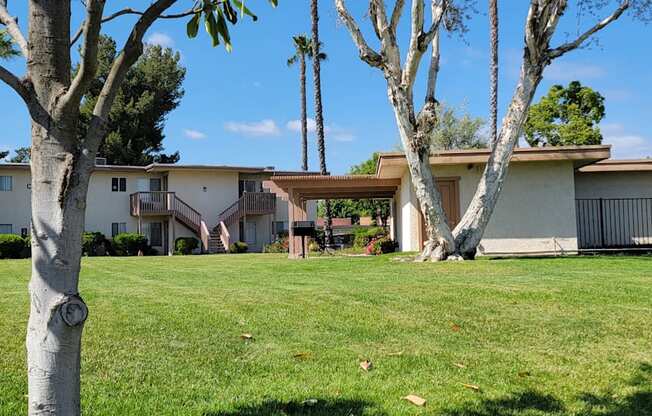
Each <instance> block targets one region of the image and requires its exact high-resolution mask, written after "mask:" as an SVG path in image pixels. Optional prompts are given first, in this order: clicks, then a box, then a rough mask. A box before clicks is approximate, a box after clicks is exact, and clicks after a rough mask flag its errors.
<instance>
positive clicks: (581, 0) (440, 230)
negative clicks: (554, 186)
mask: <svg viewBox="0 0 652 416" xmlns="http://www.w3.org/2000/svg"><path fill="white" fill-rule="evenodd" d="M577 3H578V6H579V7H578V8H579V9H580V10H583V11H586V12H589V13H590V15H592V16H593V15H596V14H597V13H598V12H601V11H603V10H604V9H606V8H609V7H611V9H610V10H609V11H608V12H607V13H608V14H607V16H606V17H604V18H602V19H600V20H599V21H598V22H596V23H595V24H593V25H592V26H591V27H589V28H588V29H586V30H583V31H582V30H580V31H579V35H578V36H577V37H575V38H573V39H571V40H569V41H567V42H565V43H561V44H560V45H557V46H552V44H551V43H552V38H553V35H554V34H555V32H556V30H557V27H558V23H559V20H560V19H561V18H562V17H563V16H564V15H565V14H566V12H567V10H568V1H567V0H530V2H529V6H528V13H527V17H526V22H525V30H524V32H525V33H524V45H523V57H522V61H521V69H520V75H519V79H518V83H517V85H516V88H515V91H514V93H513V96H512V99H511V101H510V103H509V105H508V108H507V111H506V115H505V117H504V119H503V122H502V124H501V128H500V131H499V133H498V135H497V138H496V141H495V142H494V143H493V144H492V148H491V153H490V155H489V158H488V161H487V164H486V165H485V169H484V172H483V174H482V176H481V178H480V181H479V183H478V186H477V188H476V192H475V194H474V196H473V198H472V200H471V202H470V204H469V206H468V208H467V210H466V212H465V213H464V216H463V217H462V219H461V221H460V222H459V223H458V225H457V226H456V227H455V229H454V230H452V231H451V230H450V228H449V227H448V225H447V221H446V214H445V212H444V210H443V208H442V204H441V196H440V195H439V193H438V192H437V189H436V187H435V181H434V175H433V172H432V169H431V166H430V163H429V152H428V148H427V146H426V143H427V140H426V137H428V136H429V135H430V134H431V132H432V130H433V126H434V125H435V124H436V123H435V100H434V96H433V95H432V92H433V91H434V84H435V82H436V79H437V68H438V63H437V62H438V59H439V48H438V45H436V44H435V45H433V46H434V47H433V48H432V51H433V52H432V56H431V65H430V71H429V75H428V83H427V89H426V100H425V101H426V102H425V104H424V105H423V107H422V108H421V109H420V110H419V111H418V112H416V111H415V106H414V101H413V86H414V82H415V79H416V75H417V72H418V69H419V65H420V62H421V59H422V57H423V55H424V54H425V53H426V51H427V49H428V47H429V45H430V44H431V43H433V41H436V40H437V35H438V33H439V32H440V30H441V29H442V26H443V27H444V28H446V29H448V27H447V25H446V22H447V18H448V19H450V20H452V18H453V17H455V16H457V17H458V18H459V16H460V12H459V10H460V7H463V4H462V3H460V2H459V1H455V0H431V1H430V4H431V10H432V23H431V24H430V25H429V26H427V27H426V26H425V19H424V9H425V4H424V0H412V7H411V16H410V28H411V30H410V38H409V43H408V44H407V52H406V54H405V56H406V58H405V62H404V63H402V61H401V53H400V49H399V43H398V36H397V27H398V24H399V20H400V18H401V15H402V12H403V9H404V6H405V0H396V1H395V2H394V7H393V9H392V10H391V14H388V12H387V7H386V5H385V1H383V0H369V18H370V21H371V24H372V26H373V29H374V33H375V35H376V37H377V38H378V41H379V43H380V50H379V51H376V50H375V49H373V48H372V47H371V46H370V44H369V43H368V42H367V39H366V38H365V36H364V35H363V33H362V31H361V30H360V28H359V25H358V23H357V21H356V20H355V19H354V18H353V17H352V16H351V14H350V13H349V11H348V9H347V7H346V4H345V0H335V5H336V8H337V11H338V14H339V16H340V18H341V20H342V22H343V23H344V25H345V26H346V28H347V29H348V30H349V32H350V34H351V37H352V38H353V42H354V44H355V45H356V47H357V49H358V52H359V55H360V59H361V60H362V61H364V62H366V63H367V64H368V65H370V66H372V67H374V68H378V69H380V70H381V71H382V72H383V75H384V76H385V79H386V80H387V93H388V96H389V100H390V104H391V105H392V107H393V109H394V115H395V118H396V121H397V125H398V129H399V133H400V136H401V141H402V143H403V148H404V151H405V155H406V158H407V161H408V167H409V171H410V175H411V178H412V182H413V185H414V188H415V193H416V195H417V198H418V200H419V204H420V208H421V211H422V213H423V214H424V218H425V220H426V231H427V234H428V242H427V243H426V246H425V248H424V251H423V252H422V255H421V258H429V259H432V260H441V259H445V258H447V257H455V258H459V257H460V256H461V257H464V258H473V257H474V256H475V253H476V250H477V247H478V244H479V243H480V240H481V238H482V236H483V234H484V231H485V229H486V226H487V224H488V223H489V219H490V218H491V214H492V212H493V210H494V208H495V206H496V202H497V201H498V197H499V196H500V193H501V191H502V187H503V184H504V182H505V177H506V175H507V171H508V166H509V161H510V159H511V156H512V153H513V150H514V146H515V144H516V142H517V140H518V138H519V136H520V135H521V134H522V131H523V124H524V122H525V119H526V117H527V112H528V108H529V106H530V103H531V101H532V97H533V96H534V94H535V93H536V90H537V87H538V85H539V83H540V82H541V79H542V78H543V71H544V69H545V68H546V67H547V66H548V65H550V64H551V63H552V62H553V61H554V60H555V59H557V58H559V57H561V56H563V55H565V54H567V53H568V52H571V51H573V50H575V49H577V48H579V47H582V46H583V45H585V44H586V43H587V41H588V40H589V39H591V38H592V37H593V36H594V35H595V34H596V33H597V32H599V31H601V30H602V29H604V28H605V27H607V26H609V25H610V24H611V23H613V22H615V21H617V20H618V19H619V18H620V17H621V16H622V14H623V13H624V12H625V11H626V10H628V9H631V11H632V15H633V16H634V17H636V18H639V19H641V20H644V21H647V20H649V19H650V18H651V9H652V2H650V1H649V0H638V1H635V0H621V1H615V2H614V1H610V0H578V1H577ZM613 3H616V5H614V4H613ZM442 22H444V25H442Z"/></svg>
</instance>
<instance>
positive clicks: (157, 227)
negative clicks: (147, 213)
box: [149, 222, 163, 247]
mask: <svg viewBox="0 0 652 416" xmlns="http://www.w3.org/2000/svg"><path fill="white" fill-rule="evenodd" d="M149 245H150V246H154V247H161V246H163V224H162V223H160V222H152V223H150V224H149Z"/></svg>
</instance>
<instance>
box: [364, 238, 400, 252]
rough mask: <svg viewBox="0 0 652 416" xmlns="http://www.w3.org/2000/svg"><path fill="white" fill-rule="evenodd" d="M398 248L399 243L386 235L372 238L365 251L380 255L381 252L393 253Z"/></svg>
mask: <svg viewBox="0 0 652 416" xmlns="http://www.w3.org/2000/svg"><path fill="white" fill-rule="evenodd" d="M397 248H398V243H397V242H396V241H394V240H392V239H390V238H389V237H386V236H385V237H380V238H375V239H373V240H371V241H370V242H369V244H368V245H367V247H366V249H365V251H366V252H367V254H370V255H374V256H378V255H380V254H386V253H393V252H395V251H396V249H397Z"/></svg>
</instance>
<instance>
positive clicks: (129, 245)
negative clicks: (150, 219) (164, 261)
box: [113, 233, 150, 256]
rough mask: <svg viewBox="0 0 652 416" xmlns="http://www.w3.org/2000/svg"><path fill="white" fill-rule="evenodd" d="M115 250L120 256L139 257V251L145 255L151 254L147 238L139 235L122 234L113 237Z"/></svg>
mask: <svg viewBox="0 0 652 416" xmlns="http://www.w3.org/2000/svg"><path fill="white" fill-rule="evenodd" d="M113 249H114V250H115V252H116V254H117V255H119V256H137V255H138V252H139V251H142V252H143V254H148V253H149V252H150V250H149V247H148V246H147V238H146V237H145V236H144V235H140V234H137V233H122V234H118V235H116V236H115V237H113Z"/></svg>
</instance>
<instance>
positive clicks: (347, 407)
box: [203, 399, 388, 416]
mask: <svg viewBox="0 0 652 416" xmlns="http://www.w3.org/2000/svg"><path fill="white" fill-rule="evenodd" d="M373 407H374V405H373V404H371V403H369V402H365V401H361V400H349V399H318V400H316V402H314V401H290V402H281V401H276V400H269V401H266V402H263V403H259V404H253V405H245V406H240V407H238V408H237V409H235V410H230V411H217V412H212V411H208V412H204V414H203V416H262V415H266V416H267V415H269V416H274V415H278V416H304V415H307V416H356V415H362V414H363V413H364V412H365V410H369V409H372V408H373ZM373 414H374V415H377V416H388V415H387V413H384V412H380V411H378V410H377V411H376V412H374V413H373Z"/></svg>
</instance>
